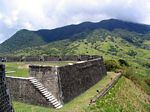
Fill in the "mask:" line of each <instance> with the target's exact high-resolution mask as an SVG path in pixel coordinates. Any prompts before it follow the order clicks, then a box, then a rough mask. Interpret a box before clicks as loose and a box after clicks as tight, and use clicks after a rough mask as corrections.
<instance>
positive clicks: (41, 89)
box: [39, 87, 47, 92]
mask: <svg viewBox="0 0 150 112" xmlns="http://www.w3.org/2000/svg"><path fill="white" fill-rule="evenodd" d="M39 90H40V91H41V92H42V91H47V90H46V89H45V88H44V87H42V88H39Z"/></svg>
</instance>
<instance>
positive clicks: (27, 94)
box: [6, 76, 52, 107]
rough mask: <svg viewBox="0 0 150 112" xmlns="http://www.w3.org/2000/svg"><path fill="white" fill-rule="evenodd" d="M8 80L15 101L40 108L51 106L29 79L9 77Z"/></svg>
mask: <svg viewBox="0 0 150 112" xmlns="http://www.w3.org/2000/svg"><path fill="white" fill-rule="evenodd" d="M6 80H7V84H8V87H9V90H10V94H11V98H12V99H13V100H15V101H19V102H23V103H29V104H35V105H39V106H47V107H49V106H51V105H50V104H49V103H48V102H47V101H46V99H45V98H44V97H43V96H42V95H41V94H40V92H39V91H38V90H37V89H36V88H35V87H34V86H33V85H32V84H31V82H30V81H29V78H21V77H10V76H7V77H6ZM51 107H52V106H51Z"/></svg>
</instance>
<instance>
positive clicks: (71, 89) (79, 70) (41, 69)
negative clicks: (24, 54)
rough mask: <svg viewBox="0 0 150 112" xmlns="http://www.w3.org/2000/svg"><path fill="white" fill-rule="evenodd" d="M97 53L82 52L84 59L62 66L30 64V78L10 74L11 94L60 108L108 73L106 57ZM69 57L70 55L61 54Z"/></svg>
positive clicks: (26, 101) (25, 100) (66, 58)
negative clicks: (87, 54) (105, 64)
mask: <svg viewBox="0 0 150 112" xmlns="http://www.w3.org/2000/svg"><path fill="white" fill-rule="evenodd" d="M97 57H98V56H95V57H94V56H82V58H81V57H80V59H81V60H84V61H78V62H76V63H69V64H68V65H65V66H60V67H58V66H55V67H51V66H44V65H42V66H41V65H30V66H29V71H30V72H29V76H30V77H29V78H19V77H7V83H8V86H9V89H10V93H11V97H12V98H13V99H14V100H16V101H21V102H25V103H30V104H34V105H41V106H46V107H48V106H49V107H55V108H56V107H57V108H60V107H62V105H63V104H64V103H66V102H68V101H70V100H72V99H73V98H75V97H76V96H78V95H80V94H81V93H83V92H84V91H86V90H87V89H89V88H90V87H91V86H93V85H94V84H96V83H97V82H98V81H99V80H101V79H102V77H103V76H105V75H106V69H105V66H104V63H103V58H102V57H99V58H97ZM34 59H36V58H34ZM55 59H60V57H58V58H55ZM68 59H70V58H68V57H64V58H61V60H68ZM71 59H75V60H76V59H78V58H77V57H75V58H74V57H72V58H71ZM47 60H53V61H54V58H53V57H51V58H50V57H48V58H47ZM59 61H60V60H59ZM32 77H34V79H32Z"/></svg>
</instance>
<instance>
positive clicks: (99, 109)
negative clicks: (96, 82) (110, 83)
mask: <svg viewBox="0 0 150 112" xmlns="http://www.w3.org/2000/svg"><path fill="white" fill-rule="evenodd" d="M149 110H150V96H149V95H147V94H146V93H145V92H144V91H143V90H141V89H140V88H139V87H138V86H137V85H135V84H134V83H133V82H132V81H131V80H129V79H127V78H125V77H122V78H121V79H120V80H119V81H118V83H117V84H116V85H115V86H114V87H113V88H112V89H111V90H110V91H109V93H108V94H107V95H106V96H104V97H103V98H102V99H99V100H98V101H97V102H96V105H92V106H90V107H88V109H86V112H149Z"/></svg>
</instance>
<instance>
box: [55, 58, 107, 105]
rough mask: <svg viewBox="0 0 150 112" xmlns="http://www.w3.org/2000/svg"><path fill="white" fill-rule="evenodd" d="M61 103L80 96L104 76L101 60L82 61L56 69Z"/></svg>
mask: <svg viewBox="0 0 150 112" xmlns="http://www.w3.org/2000/svg"><path fill="white" fill-rule="evenodd" d="M58 74H59V78H60V79H59V80H60V84H61V85H60V87H61V88H60V89H61V91H62V101H63V102H64V103H66V102H68V101H70V100H72V99H73V98H75V97H76V96H78V95H80V94H81V93H83V92H84V91H86V90H87V89H89V88H90V87H91V86H93V85H94V84H96V83H97V82H98V81H99V80H101V79H102V77H103V76H104V75H106V70H105V68H104V64H103V61H102V59H94V60H90V61H83V62H80V63H76V64H73V65H66V66H63V67H59V68H58Z"/></svg>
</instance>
